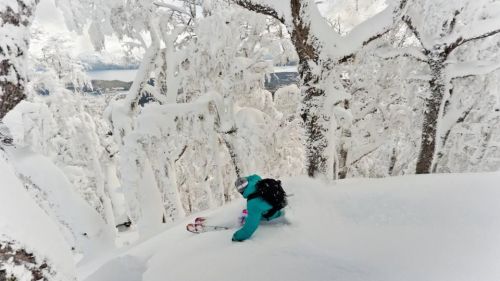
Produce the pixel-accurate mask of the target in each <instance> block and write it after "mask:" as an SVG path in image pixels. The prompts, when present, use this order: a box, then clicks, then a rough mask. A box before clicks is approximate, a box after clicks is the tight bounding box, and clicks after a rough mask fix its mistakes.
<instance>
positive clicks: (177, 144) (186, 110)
mask: <svg viewBox="0 0 500 281" xmlns="http://www.w3.org/2000/svg"><path fill="white" fill-rule="evenodd" d="M158 6H159V7H160V8H165V9H167V7H164V6H162V5H161V4H159V5H158ZM168 8H171V7H168ZM167 10H168V9H167ZM203 15H204V16H203V17H200V18H197V19H193V21H194V24H193V25H192V26H190V27H188V30H189V33H188V34H189V35H188V36H189V37H190V39H189V40H188V41H182V44H180V43H179V42H177V43H176V44H175V48H174V49H173V51H174V52H175V60H169V59H166V57H168V56H171V55H167V56H162V55H161V53H162V50H160V55H158V57H157V59H155V60H150V61H149V62H152V63H153V65H152V66H151V67H153V68H154V69H155V70H154V71H152V73H151V76H152V77H154V78H155V83H154V84H155V85H154V86H151V85H149V86H146V87H144V89H145V91H155V92H156V93H155V94H153V98H154V103H156V104H151V105H146V106H145V107H144V108H137V117H132V118H133V119H132V120H135V122H133V123H131V124H133V126H132V127H131V128H132V129H131V130H130V131H129V132H128V133H126V134H123V135H124V138H123V140H124V143H123V144H124V145H123V146H122V148H121V150H120V159H121V161H120V162H121V163H122V165H121V172H120V173H121V175H122V180H123V187H124V189H125V190H126V195H127V200H128V201H129V203H130V206H131V214H132V219H133V221H134V222H136V223H137V224H138V225H139V226H140V228H141V229H142V230H144V231H145V232H148V229H154V228H157V227H159V226H160V224H161V223H162V222H167V221H171V220H175V219H177V218H179V217H182V216H184V214H185V213H191V212H195V211H199V210H204V209H207V208H210V207H214V206H220V205H222V204H224V203H225V202H227V201H228V200H230V199H232V198H234V197H235V196H236V193H235V191H234V189H233V188H231V187H232V182H233V181H234V178H235V176H236V175H235V174H238V173H241V174H248V173H255V172H259V173H261V174H263V175H271V176H272V175H275V174H273V173H274V172H276V171H279V170H280V167H278V166H277V164H278V163H279V162H280V161H282V159H283V158H285V159H286V160H287V161H288V163H295V165H296V163H297V162H300V160H298V161H295V160H294V159H291V158H294V157H300V155H301V154H300V151H301V150H300V149H298V150H296V151H294V153H295V154H293V155H286V153H283V151H282V153H281V154H277V153H276V151H277V147H279V145H283V144H284V143H285V142H287V141H289V142H290V141H291V142H296V143H295V147H297V144H298V142H299V141H300V140H298V136H297V133H296V134H295V135H294V133H293V132H291V131H290V130H292V129H290V127H287V126H286V125H288V123H287V122H285V121H283V122H282V127H281V129H280V127H279V124H280V122H281V121H280V120H276V119H277V118H278V119H279V118H280V113H279V112H278V111H277V110H276V109H275V107H274V103H273V100H272V96H271V94H270V93H269V92H267V91H265V90H263V82H264V77H265V74H266V73H268V72H270V71H271V65H270V64H269V62H267V61H266V60H265V56H266V55H268V54H270V53H276V54H279V55H282V53H283V49H284V48H286V46H285V47H283V46H284V44H286V42H287V41H286V40H285V39H284V38H282V37H280V36H279V32H280V28H279V26H277V25H276V24H274V22H273V21H267V20H266V19H265V17H262V16H258V15H255V14H254V13H250V12H248V11H245V10H243V9H239V8H237V9H235V8H234V7H231V6H228V5H227V4H226V3H224V2H223V1H221V2H213V3H211V4H210V5H209V3H205V4H204V6H203ZM181 26H185V25H181ZM168 32H171V31H168ZM167 35H168V33H167ZM214 38H216V39H217V40H214ZM234 38H240V40H239V41H238V40H234ZM162 42H165V41H162ZM214 42H215V43H214ZM169 52H170V51H169ZM187 54H189V56H188V55H187ZM282 58H284V59H285V60H286V54H285V56H284V57H282ZM170 72H173V74H172V73H170ZM158 73H159V74H160V75H157V74H158ZM162 73H164V74H162ZM151 76H149V77H151ZM168 77H175V79H169V78H168ZM162 79H166V81H162ZM162 85H164V86H162ZM165 87H166V94H167V98H164V97H162V95H163V91H164V88H165ZM172 89H175V91H176V92H175V93H174V94H175V95H173V96H169V95H170V94H171V93H170V92H169V91H170V90H172ZM128 95H129V96H128V97H130V95H134V93H132V92H131V93H129V94H128ZM128 97H127V98H128ZM172 97H174V98H172ZM127 98H125V99H122V100H120V99H117V100H115V101H113V103H116V105H117V106H115V105H111V106H110V107H109V108H108V116H110V118H111V119H112V120H113V122H114V123H116V122H117V121H118V122H121V120H124V119H120V118H116V117H118V116H121V115H120V114H123V113H124V112H127V109H126V107H123V106H122V105H125V106H128V102H127ZM120 108H121V109H124V110H119V109H120ZM113 115H114V117H113ZM128 116H131V115H128ZM132 116H134V115H132ZM129 120H130V119H129ZM127 122H128V121H127ZM295 129H297V126H296V127H294V129H293V130H295ZM286 130H289V131H288V133H290V135H292V136H294V138H292V139H291V140H290V139H286V138H285V137H283V135H284V134H285V131H286ZM280 132H281V136H278V135H277V134H278V133H280ZM118 133H120V132H118ZM278 137H281V138H280V139H279V140H278V141H277V139H278ZM207 143H208V144H210V145H208V146H207ZM292 150H293V149H292ZM281 163H283V162H281ZM295 168H296V170H295V169H294V171H300V168H301V167H300V165H296V166H295ZM281 169H282V168H281ZM288 172H289V173H290V174H293V173H294V172H293V171H292V170H288ZM276 175H285V174H283V172H279V173H278V174H276ZM154 194H156V195H159V196H155V195H154ZM158 197H160V199H161V200H160V201H158V200H157V198H158ZM148 214H149V215H148ZM148 218H153V219H151V220H150V219H148Z"/></svg>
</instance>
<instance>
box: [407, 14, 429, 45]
mask: <svg viewBox="0 0 500 281" xmlns="http://www.w3.org/2000/svg"><path fill="white" fill-rule="evenodd" d="M402 20H403V22H404V23H405V24H406V26H407V27H408V28H409V29H410V30H411V32H412V33H413V35H415V37H416V38H417V39H418V41H419V42H420V44H421V45H422V47H423V48H424V49H425V46H424V44H423V41H422V35H421V33H420V31H419V30H418V28H417V26H416V25H415V24H414V23H413V19H412V18H411V17H410V16H409V15H404V16H403V17H402ZM424 52H426V53H427V52H428V50H427V49H425V51H424Z"/></svg>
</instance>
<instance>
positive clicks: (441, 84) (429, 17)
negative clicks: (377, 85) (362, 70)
mask: <svg viewBox="0 0 500 281" xmlns="http://www.w3.org/2000/svg"><path fill="white" fill-rule="evenodd" d="M499 7H500V6H499V3H497V2H496V1H489V0H484V1H452V2H450V1H444V0H443V1H441V0H440V1H425V0H415V1H411V5H409V8H408V11H406V12H405V14H404V16H403V21H404V22H405V23H406V25H407V27H408V28H409V29H410V30H411V32H412V33H413V35H414V36H415V38H416V40H418V42H419V44H420V47H421V49H422V52H421V54H418V55H417V58H418V60H420V61H423V62H425V63H426V64H427V65H428V67H429V70H430V73H429V75H430V78H429V80H428V87H429V92H428V95H427V96H425V97H424V98H425V106H424V112H425V113H424V119H423V123H422V134H421V146H420V149H419V156H418V161H417V166H416V173H430V172H433V171H436V169H437V166H436V165H437V163H438V162H437V161H438V159H439V158H441V157H443V155H444V151H442V149H443V148H444V147H445V146H446V142H447V140H448V136H449V134H450V130H451V129H452V128H453V127H454V126H455V124H457V123H462V122H463V120H464V119H465V118H466V117H467V115H468V114H469V112H470V111H471V110H472V109H473V108H474V106H473V105H472V107H471V105H466V106H461V105H460V103H461V101H462V99H461V98H455V96H457V94H455V92H456V90H455V87H454V84H455V83H453V82H452V81H453V80H454V79H457V78H460V77H465V76H473V75H476V74H484V73H487V72H490V71H492V70H494V69H497V68H498V67H499V66H500V65H499V62H498V58H497V59H496V60H491V59H486V60H484V58H483V60H477V58H474V59H473V61H461V60H460V57H457V56H456V53H457V52H459V51H460V49H461V47H462V46H467V48H474V50H475V52H476V53H477V52H478V51H479V49H476V48H475V46H476V45H475V44H477V42H478V41H481V40H487V38H498V36H497V34H498V33H500V15H499V13H498V11H499ZM462 48H465V47H462ZM469 94H470V95H473V93H469ZM476 95H477V94H476ZM477 98H478V99H480V98H479V97H477ZM457 102H458V104H457Z"/></svg>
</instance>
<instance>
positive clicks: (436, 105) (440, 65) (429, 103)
mask: <svg viewBox="0 0 500 281" xmlns="http://www.w3.org/2000/svg"><path fill="white" fill-rule="evenodd" d="M445 60H446V56H445V55H442V54H440V55H437V56H435V57H433V58H430V59H429V61H430V68H431V75H432V79H431V80H430V81H429V88H430V91H431V96H430V97H428V98H427V99H426V102H425V105H424V106H425V111H424V121H423V124H422V137H421V139H422V142H421V145H420V152H419V155H418V160H417V166H416V173H417V174H428V173H431V172H432V163H433V161H434V155H435V153H436V139H437V137H438V136H437V135H436V133H437V126H438V120H439V117H440V116H439V111H440V108H441V103H442V101H443V97H444V92H445V85H444V79H443V74H444V73H443V71H444V61H445Z"/></svg>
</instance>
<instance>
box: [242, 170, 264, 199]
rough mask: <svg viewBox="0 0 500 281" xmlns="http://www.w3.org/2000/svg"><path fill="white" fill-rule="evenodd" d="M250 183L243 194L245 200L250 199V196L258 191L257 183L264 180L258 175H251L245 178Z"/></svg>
mask: <svg viewBox="0 0 500 281" xmlns="http://www.w3.org/2000/svg"><path fill="white" fill-rule="evenodd" d="M245 178H246V179H247V181H248V185H247V187H246V188H245V191H244V192H243V194H242V195H243V198H245V199H246V198H248V196H250V194H252V193H254V192H255V191H256V190H257V182H259V181H260V180H261V179H262V178H261V177H260V176H258V175H251V176H248V177H245Z"/></svg>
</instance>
